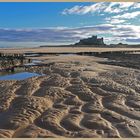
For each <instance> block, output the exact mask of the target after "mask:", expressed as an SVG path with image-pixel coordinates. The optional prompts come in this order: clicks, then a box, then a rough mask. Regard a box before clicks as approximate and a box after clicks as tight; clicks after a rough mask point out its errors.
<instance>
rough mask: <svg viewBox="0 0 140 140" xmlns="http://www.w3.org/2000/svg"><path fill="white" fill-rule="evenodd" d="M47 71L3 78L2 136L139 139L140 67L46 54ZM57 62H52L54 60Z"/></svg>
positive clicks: (0, 83) (0, 86)
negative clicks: (36, 75)
mask: <svg viewBox="0 0 140 140" xmlns="http://www.w3.org/2000/svg"><path fill="white" fill-rule="evenodd" d="M40 59H44V60H45V63H51V65H50V66H49V67H42V68H31V69H30V71H32V72H38V73H45V74H46V75H45V76H41V77H33V78H29V79H26V80H22V81H0V137H3V138H4V137H5V138H10V137H34V138H35V137H86V138H88V137H92V138H93V137H140V70H139V69H133V68H128V67H120V66H113V65H106V64H100V63H99V62H103V61H105V59H103V58H97V57H89V56H73V55H69V56H66V55H63V56H46V57H41V58H40ZM52 62H53V63H52Z"/></svg>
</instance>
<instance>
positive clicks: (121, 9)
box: [0, 2, 140, 47]
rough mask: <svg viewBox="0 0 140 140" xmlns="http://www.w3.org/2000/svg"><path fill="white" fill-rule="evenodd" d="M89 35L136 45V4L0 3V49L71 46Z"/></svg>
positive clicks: (139, 38)
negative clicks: (10, 47)
mask: <svg viewBox="0 0 140 140" xmlns="http://www.w3.org/2000/svg"><path fill="white" fill-rule="evenodd" d="M92 35H97V36H98V37H104V41H105V43H106V44H114V43H119V42H122V43H128V44H140V2H137V3H136V2H97V3H95V2H24V3H22V2H13V3H12V2H11V3H10V2H3V3H2V2H0V47H5V46H7V47H9V46H14V47H18V46H24V47H25V46H27V47H28V46H29V47H30V46H39V45H45V44H46V45H59V44H72V43H75V42H78V40H79V39H82V38H87V37H90V36H92Z"/></svg>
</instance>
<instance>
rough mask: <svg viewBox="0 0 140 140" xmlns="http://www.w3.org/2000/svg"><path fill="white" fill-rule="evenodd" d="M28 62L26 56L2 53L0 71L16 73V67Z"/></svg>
mask: <svg viewBox="0 0 140 140" xmlns="http://www.w3.org/2000/svg"><path fill="white" fill-rule="evenodd" d="M28 62H29V59H26V58H25V57H24V54H13V53H0V71H14V67H16V66H19V65H24V64H25V63H28Z"/></svg>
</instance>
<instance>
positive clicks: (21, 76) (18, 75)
mask: <svg viewBox="0 0 140 140" xmlns="http://www.w3.org/2000/svg"><path fill="white" fill-rule="evenodd" d="M34 76H42V75H41V74H37V73H30V72H20V73H16V74H11V75H5V76H0V80H24V79H27V78H31V77H34Z"/></svg>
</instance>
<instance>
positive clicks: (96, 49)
mask: <svg viewBox="0 0 140 140" xmlns="http://www.w3.org/2000/svg"><path fill="white" fill-rule="evenodd" d="M126 50H127V51H132V50H133V51H134V50H135V51H140V47H139V48H126V47H124V48H123V47H122V48H105V47H104V48H101V47H37V48H7V49H0V52H4V53H6V52H7V53H25V52H32V53H36V52H40V53H55V52H57V53H77V52H105V51H126Z"/></svg>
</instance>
